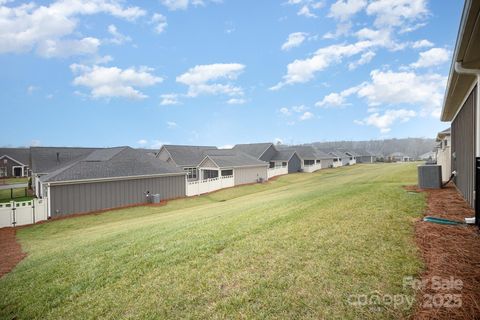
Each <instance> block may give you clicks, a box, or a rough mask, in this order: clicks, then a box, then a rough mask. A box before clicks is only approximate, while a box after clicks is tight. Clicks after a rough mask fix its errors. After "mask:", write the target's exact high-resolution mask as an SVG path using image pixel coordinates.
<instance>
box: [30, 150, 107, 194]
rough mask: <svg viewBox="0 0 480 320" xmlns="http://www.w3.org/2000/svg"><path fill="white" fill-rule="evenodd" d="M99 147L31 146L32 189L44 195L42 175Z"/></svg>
mask: <svg viewBox="0 0 480 320" xmlns="http://www.w3.org/2000/svg"><path fill="white" fill-rule="evenodd" d="M95 150H98V148H70V147H30V165H31V171H32V189H33V190H34V191H35V195H36V196H37V197H38V198H42V197H43V194H42V192H43V190H42V188H41V187H40V181H39V179H40V177H41V176H44V175H46V174H48V173H50V172H53V171H55V170H57V169H59V168H62V167H64V166H65V165H67V164H69V163H71V162H73V161H77V160H80V159H82V158H83V157H86V156H87V155H89V154H90V153H92V152H93V151H95Z"/></svg>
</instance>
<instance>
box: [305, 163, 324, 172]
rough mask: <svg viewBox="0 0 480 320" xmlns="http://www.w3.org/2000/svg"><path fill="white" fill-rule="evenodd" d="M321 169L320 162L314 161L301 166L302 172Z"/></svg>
mask: <svg viewBox="0 0 480 320" xmlns="http://www.w3.org/2000/svg"><path fill="white" fill-rule="evenodd" d="M320 169H322V164H321V163H315V164H311V165H304V166H303V172H314V171H317V170H320Z"/></svg>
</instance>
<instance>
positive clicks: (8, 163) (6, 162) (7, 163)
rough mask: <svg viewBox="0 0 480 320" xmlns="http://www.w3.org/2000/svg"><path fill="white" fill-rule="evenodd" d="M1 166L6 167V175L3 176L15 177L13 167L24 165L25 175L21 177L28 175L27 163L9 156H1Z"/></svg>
mask: <svg viewBox="0 0 480 320" xmlns="http://www.w3.org/2000/svg"><path fill="white" fill-rule="evenodd" d="M0 167H1V168H5V170H6V172H5V173H6V175H5V176H3V177H6V178H11V177H14V175H13V167H23V168H24V171H23V175H20V177H26V176H27V175H28V166H26V165H24V164H22V163H20V162H17V161H13V160H12V159H10V158H8V157H2V158H0Z"/></svg>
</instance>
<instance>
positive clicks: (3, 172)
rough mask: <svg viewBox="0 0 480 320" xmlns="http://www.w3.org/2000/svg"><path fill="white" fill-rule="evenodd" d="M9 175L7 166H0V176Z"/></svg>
mask: <svg viewBox="0 0 480 320" xmlns="http://www.w3.org/2000/svg"><path fill="white" fill-rule="evenodd" d="M6 176H7V167H0V177H6Z"/></svg>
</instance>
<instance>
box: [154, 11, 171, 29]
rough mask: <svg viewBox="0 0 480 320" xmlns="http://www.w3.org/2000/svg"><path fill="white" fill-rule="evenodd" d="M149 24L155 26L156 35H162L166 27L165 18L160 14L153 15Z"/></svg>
mask: <svg viewBox="0 0 480 320" xmlns="http://www.w3.org/2000/svg"><path fill="white" fill-rule="evenodd" d="M151 23H153V24H155V32H156V33H162V32H163V31H165V29H166V28H167V25H168V23H167V18H166V17H165V16H164V15H162V14H160V13H154V14H153V16H152V20H151Z"/></svg>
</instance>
